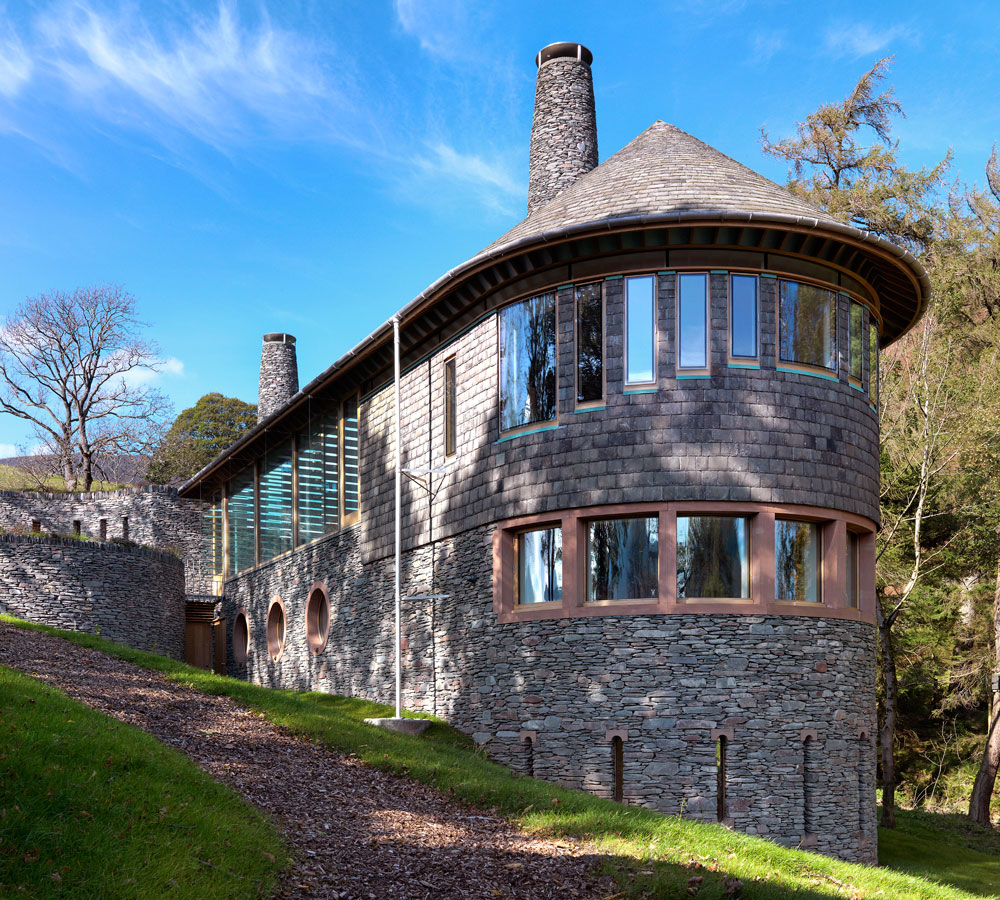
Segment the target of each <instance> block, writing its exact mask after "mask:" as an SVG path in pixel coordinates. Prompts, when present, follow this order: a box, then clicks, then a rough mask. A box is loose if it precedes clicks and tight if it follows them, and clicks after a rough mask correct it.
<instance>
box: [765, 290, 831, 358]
mask: <svg viewBox="0 0 1000 900" xmlns="http://www.w3.org/2000/svg"><path fill="white" fill-rule="evenodd" d="M778 347H779V358H780V359H781V361H782V362H790V363H800V364H802V365H807V366H816V367H818V368H821V369H830V370H831V371H836V370H837V295H836V294H835V293H834V292H833V291H828V290H826V289H824V288H820V287H815V286H814V285H811V284H799V283H798V282H796V281H781V282H779V300H778Z"/></svg>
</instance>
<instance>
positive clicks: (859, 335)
mask: <svg viewBox="0 0 1000 900" xmlns="http://www.w3.org/2000/svg"><path fill="white" fill-rule="evenodd" d="M864 312H865V310H864V307H863V306H862V305H861V304H860V303H858V302H857V300H852V301H851V303H850V317H849V321H848V323H847V370H848V375H850V377H851V380H852V381H854V382H856V383H857V384H858V385H860V384H861V372H862V359H861V356H862V351H863V349H864V328H863V327H862V326H863V323H864Z"/></svg>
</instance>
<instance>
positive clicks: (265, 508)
mask: <svg viewBox="0 0 1000 900" xmlns="http://www.w3.org/2000/svg"><path fill="white" fill-rule="evenodd" d="M259 489H260V514H259V515H260V561H261V562H265V561H266V560H269V559H273V558H274V557H275V556H279V555H280V554H282V553H286V552H287V551H289V550H291V549H292V547H293V546H294V534H293V528H292V524H293V519H292V442H291V441H285V442H284V443H282V444H279V445H278V446H276V447H269V448H268V449H267V451H266V452H265V454H264V458H263V459H262V460H261V463H260V487H259Z"/></svg>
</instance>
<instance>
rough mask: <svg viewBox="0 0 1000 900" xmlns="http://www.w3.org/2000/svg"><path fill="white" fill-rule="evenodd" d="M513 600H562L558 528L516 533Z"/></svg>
mask: <svg viewBox="0 0 1000 900" xmlns="http://www.w3.org/2000/svg"><path fill="white" fill-rule="evenodd" d="M516 553H517V603H518V604H522V605H526V604H529V603H559V602H561V601H562V529H561V528H541V529H538V530H536V531H522V532H521V533H520V534H519V535H518V536H517V544H516Z"/></svg>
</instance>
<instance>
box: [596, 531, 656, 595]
mask: <svg viewBox="0 0 1000 900" xmlns="http://www.w3.org/2000/svg"><path fill="white" fill-rule="evenodd" d="M589 563H590V566H589V575H590V585H589V588H590V590H589V591H588V599H589V600H592V601H604V600H639V599H645V598H650V597H656V596H657V593H658V587H659V585H658V581H659V577H658V567H657V520H656V519H655V518H650V519H608V520H603V521H599V522H593V523H591V525H590V560H589Z"/></svg>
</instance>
